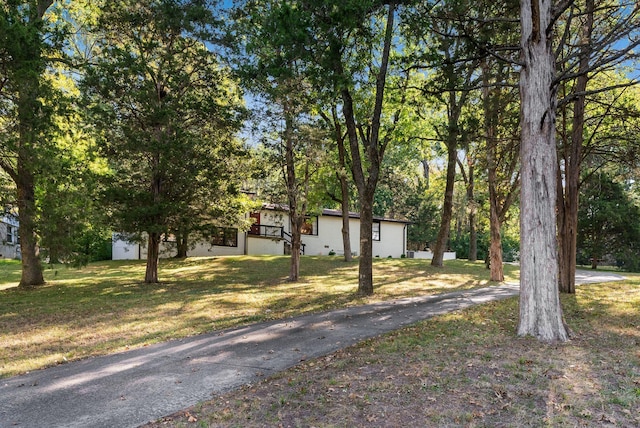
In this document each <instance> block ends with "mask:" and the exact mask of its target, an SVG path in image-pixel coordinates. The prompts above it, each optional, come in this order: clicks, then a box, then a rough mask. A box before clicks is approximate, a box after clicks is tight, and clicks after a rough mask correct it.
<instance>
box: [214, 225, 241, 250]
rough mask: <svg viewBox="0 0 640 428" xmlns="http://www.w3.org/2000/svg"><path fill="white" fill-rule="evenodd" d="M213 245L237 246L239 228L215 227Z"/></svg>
mask: <svg viewBox="0 0 640 428" xmlns="http://www.w3.org/2000/svg"><path fill="white" fill-rule="evenodd" d="M211 245H217V246H219V247H237V246H238V229H236V228H235V227H214V228H213V235H212V237H211Z"/></svg>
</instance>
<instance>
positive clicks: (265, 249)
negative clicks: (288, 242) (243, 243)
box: [248, 236, 284, 256]
mask: <svg viewBox="0 0 640 428" xmlns="http://www.w3.org/2000/svg"><path fill="white" fill-rule="evenodd" d="M248 254H249V255H252V256H257V255H261V254H272V255H283V254H284V240H275V239H270V238H258V237H252V236H249V251H248Z"/></svg>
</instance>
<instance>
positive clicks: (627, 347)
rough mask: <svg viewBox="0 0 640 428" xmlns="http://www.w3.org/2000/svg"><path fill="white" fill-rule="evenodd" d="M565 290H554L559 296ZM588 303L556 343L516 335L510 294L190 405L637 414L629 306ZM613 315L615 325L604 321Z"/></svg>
mask: <svg viewBox="0 0 640 428" xmlns="http://www.w3.org/2000/svg"><path fill="white" fill-rule="evenodd" d="M571 299H572V297H568V296H563V303H564V304H565V306H569V305H568V304H567V301H569V300H571ZM579 300H580V299H579ZM589 308H593V311H587V312H583V318H582V321H581V322H582V324H576V323H575V322H574V321H575V320H574V319H573V318H572V316H573V315H575V312H574V311H573V309H571V308H570V309H567V313H566V315H567V319H568V321H569V323H571V324H572V325H573V326H574V329H575V330H576V333H577V334H578V336H577V337H575V338H574V339H572V340H571V341H570V342H568V343H564V344H542V343H539V342H538V341H537V340H536V339H533V338H530V337H525V338H521V337H516V336H515V330H516V323H517V317H518V299H517V298H509V299H506V300H504V301H501V302H492V303H488V304H485V305H481V306H477V307H474V308H470V309H467V310H464V311H457V312H455V313H451V314H447V315H443V316H440V317H436V318H433V319H431V320H427V321H425V322H421V323H418V324H416V325H413V326H410V327H407V328H405V329H402V330H399V331H396V332H393V333H390V334H388V335H385V336H383V337H381V338H377V339H370V340H366V341H364V342H362V343H360V344H358V345H356V346H353V347H349V348H347V349H345V350H343V351H339V352H337V353H335V354H333V355H331V356H328V357H323V358H320V359H318V360H313V361H306V362H303V363H301V364H300V365H299V366H298V367H296V368H294V369H291V370H288V371H286V372H283V373H281V374H278V375H275V376H274V377H272V378H270V379H267V380H266V381H265V382H261V383H259V384H257V385H252V386H247V387H245V388H243V389H241V390H239V391H237V392H233V393H230V394H226V395H223V396H220V397H219V398H217V399H215V400H213V401H211V402H209V403H205V404H202V405H199V406H197V407H195V408H192V409H189V414H190V415H193V416H194V417H195V418H196V419H198V420H200V421H201V423H205V424H206V423H211V426H231V425H242V424H243V423H250V424H251V423H253V424H257V425H255V426H263V425H260V423H259V422H258V421H265V424H269V425H272V426H276V425H278V424H282V425H283V426H287V425H312V424H313V425H316V426H318V425H325V424H326V425H331V424H335V423H338V422H339V424H340V425H344V426H347V425H348V426H587V427H599V426H603V425H617V426H639V425H640V389H639V385H640V384H639V382H640V370H639V365H638V358H637V355H635V356H634V352H636V353H637V343H639V342H637V340H639V338H638V329H637V328H635V327H634V326H637V323H638V318H635V319H634V317H637V316H638V310H637V309H636V310H634V311H632V312H631V313H629V314H628V316H624V317H623V318H621V319H619V318H618V315H619V314H618V311H617V305H616V303H615V302H613V301H612V302H610V303H604V304H602V302H598V301H595V302H593V303H587V304H582V306H581V307H580V308H578V310H580V311H584V310H585V309H589ZM614 324H615V325H618V327H619V328H620V329H621V330H620V331H618V332H616V331H612V330H609V329H607V325H614ZM627 329H631V331H635V337H636V342H635V344H634V342H633V341H630V340H629V334H628V332H627ZM611 346H617V348H616V349H615V350H614V352H612V349H611ZM181 415H184V412H182V414H181ZM181 415H180V414H178V415H174V417H173V419H174V423H175V424H179V423H180V422H181V421H183V419H184V420H186V417H185V416H181ZM267 421H268V422H267ZM154 426H162V425H161V423H157V424H156V425H154Z"/></svg>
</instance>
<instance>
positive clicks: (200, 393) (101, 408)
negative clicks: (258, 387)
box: [0, 272, 622, 428]
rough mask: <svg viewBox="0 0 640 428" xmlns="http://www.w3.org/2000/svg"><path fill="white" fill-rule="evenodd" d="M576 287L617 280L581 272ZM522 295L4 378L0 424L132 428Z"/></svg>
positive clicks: (455, 301)
mask: <svg viewBox="0 0 640 428" xmlns="http://www.w3.org/2000/svg"><path fill="white" fill-rule="evenodd" d="M576 278H577V282H578V283H585V282H606V281H615V280H619V279H622V277H620V276H619V275H613V274H608V273H600V272H598V273H597V274H594V273H591V272H579V273H578V275H577V276H576ZM516 294H518V286H517V284H503V285H500V286H492V287H486V288H481V289H476V290H468V291H463V292H455V293H448V294H443V295H436V296H429V297H416V298H408V299H401V300H396V301H391V302H384V303H377V304H371V305H366V306H360V307H354V308H347V309H340V310H336V311H332V312H327V313H320V314H313V315H304V316H300V317H296V318H292V319H287V320H280V321H273V322H267V323H261V324H255V325H250V326H246V327H241V328H236V329H231V330H225V331H221V332H216V333H212V334H206V335H201V336H196V337H191V338H187V339H183V340H176V341H171V342H167V343H161V344H157V345H152V346H147V347H145V348H142V349H136V350H132V351H129V352H124V353H119V354H113V355H107V356H104V357H97V358H90V359H87V360H83V361H77V362H71V363H68V364H64V365H60V366H56V367H52V368H48V369H45V370H38V371H35V372H32V373H28V374H26V375H23V376H16V377H12V378H8V379H3V380H0V427H2V428H5V427H33V428H40V427H65V428H67V427H92V428H93V427H137V426H139V425H141V424H144V423H146V422H149V421H152V420H156V419H158V418H160V417H162V416H165V415H168V414H171V413H174V412H177V411H179V410H181V409H184V408H186V407H189V406H191V405H194V404H196V403H198V402H200V401H204V400H207V399H210V398H211V397H212V395H217V394H220V393H224V392H226V391H229V390H231V389H233V388H237V387H239V386H241V385H243V384H247V383H254V382H256V381H258V380H259V379H261V376H269V375H272V374H274V373H276V372H278V371H281V370H284V369H286V368H288V367H291V366H294V365H295V364H297V363H299V362H300V361H302V360H305V359H310V358H315V357H319V356H322V355H326V354H329V353H331V352H334V351H336V350H338V349H341V348H344V347H346V346H349V345H352V344H354V343H357V342H359V341H361V340H363V339H366V338H370V337H373V336H378V335H380V334H383V333H386V332H389V331H392V330H396V329H398V328H401V327H403V326H406V325H409V324H412V323H415V322H417V321H420V320H423V319H427V318H430V317H433V316H436V315H440V314H444V313H447V312H451V311H455V310H459V309H464V308H467V307H470V306H473V305H477V304H481V303H485V302H489V301H492V300H499V299H504V298H507V297H510V296H514V295H516Z"/></svg>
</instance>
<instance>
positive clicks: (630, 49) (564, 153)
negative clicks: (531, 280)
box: [556, 0, 640, 293]
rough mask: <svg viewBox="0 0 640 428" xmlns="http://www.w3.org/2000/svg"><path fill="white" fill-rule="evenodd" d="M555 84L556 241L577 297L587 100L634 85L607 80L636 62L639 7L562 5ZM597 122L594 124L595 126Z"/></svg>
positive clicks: (565, 283)
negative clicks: (557, 87)
mask: <svg viewBox="0 0 640 428" xmlns="http://www.w3.org/2000/svg"><path fill="white" fill-rule="evenodd" d="M562 7H566V10H565V11H564V14H562V16H559V23H560V25H559V26H558V27H559V31H558V32H559V33H560V38H559V47H558V49H557V52H558V57H557V60H556V62H557V64H558V68H559V72H558V75H557V77H556V82H558V83H560V84H561V88H562V90H561V92H560V96H561V97H562V99H561V100H560V107H561V108H560V121H559V122H560V124H561V130H560V131H561V132H560V134H559V135H560V137H561V138H560V144H559V146H560V156H559V159H558V163H559V167H558V177H557V188H558V193H557V196H558V201H557V209H558V216H557V222H558V243H559V262H560V265H559V266H560V277H559V285H560V291H562V292H564V293H575V271H576V237H577V223H578V209H579V208H578V200H579V199H578V195H579V190H580V180H581V170H582V165H583V162H584V160H585V159H586V158H587V154H588V153H587V152H588V151H589V146H590V145H591V143H592V142H593V141H594V139H593V138H592V137H589V133H590V131H589V130H588V128H589V124H590V122H591V123H593V122H594V121H593V120H591V119H592V118H591V117H590V116H591V115H590V114H589V108H588V107H589V101H592V100H593V97H594V95H596V94H598V93H602V92H611V91H614V90H615V89H617V88H620V87H625V86H630V85H634V84H637V76H636V77H635V79H636V80H634V79H633V78H631V77H627V78H625V79H623V80H620V79H618V80H617V81H615V83H611V81H610V80H609V79H607V78H605V76H606V75H607V74H608V73H609V72H610V70H611V69H613V68H615V67H619V66H620V65H621V64H623V63H624V62H625V61H629V60H631V59H632V58H634V57H635V58H637V54H636V53H634V49H635V48H637V46H638V44H640V37H639V35H638V32H639V31H640V6H639V5H638V3H637V2H628V1H625V0H621V1H611V2H596V1H594V0H581V1H575V2H562V3H561V4H559V11H561V12H562V11H563V10H562ZM597 121H598V120H596V121H595V122H597Z"/></svg>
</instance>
